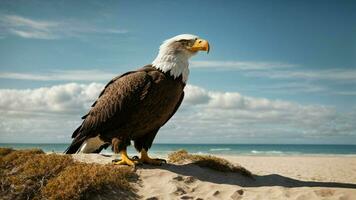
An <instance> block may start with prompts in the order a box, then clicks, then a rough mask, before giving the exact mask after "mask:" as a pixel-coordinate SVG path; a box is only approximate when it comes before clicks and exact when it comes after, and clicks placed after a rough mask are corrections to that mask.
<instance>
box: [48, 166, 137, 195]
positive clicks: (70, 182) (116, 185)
mask: <svg viewBox="0 0 356 200" xmlns="http://www.w3.org/2000/svg"><path fill="white" fill-rule="evenodd" d="M128 180H130V181H135V180H137V175H136V174H134V173H133V172H132V170H131V169H130V168H128V167H125V168H123V167H118V166H113V165H110V164H108V165H99V164H84V163H79V164H76V165H73V166H70V167H68V168H67V169H65V170H64V171H63V172H61V173H60V174H59V175H58V177H56V178H54V179H51V180H50V181H49V182H48V184H47V185H46V187H45V188H44V189H43V190H42V194H43V196H44V197H46V199H88V198H93V199H102V198H103V197H108V198H109V199H115V198H118V199H129V198H132V199H134V197H135V195H134V193H133V192H129V193H128V192H127V191H130V190H131V189H132V188H131V186H130V184H129V181H128ZM108 193H109V194H110V193H111V194H112V196H111V195H109V194H108ZM115 193H116V194H115Z"/></svg>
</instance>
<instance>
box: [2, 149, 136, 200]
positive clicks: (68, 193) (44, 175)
mask: <svg viewBox="0 0 356 200" xmlns="http://www.w3.org/2000/svg"><path fill="white" fill-rule="evenodd" d="M1 152H4V153H2V154H1V157H0V197H1V198H0V199H90V198H93V197H95V196H97V195H100V194H103V195H102V196H101V197H105V195H110V194H112V196H110V197H109V198H106V199H115V198H113V196H115V195H116V196H115V197H120V198H121V199H122V197H123V196H125V197H130V198H131V197H133V198H135V197H136V196H135V194H134V193H133V188H131V186H130V184H129V182H130V181H134V180H136V179H137V178H136V176H135V173H134V172H132V171H130V170H129V168H122V167H121V168H120V167H118V166H113V165H98V164H96V165H95V164H85V163H79V162H75V161H74V160H73V159H72V157H71V156H69V155H58V154H45V153H44V152H43V151H42V150H39V149H32V150H18V151H16V150H11V151H10V150H1ZM99 198H100V196H99ZM94 199H95V198H94ZM103 199H105V198H103ZM125 199H129V198H125ZM131 199H132V198H131Z"/></svg>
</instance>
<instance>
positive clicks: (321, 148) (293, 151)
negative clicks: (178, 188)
mask: <svg viewBox="0 0 356 200" xmlns="http://www.w3.org/2000/svg"><path fill="white" fill-rule="evenodd" d="M68 145H69V144H23V143H0V147H11V148H14V149H29V148H40V149H42V150H43V151H45V152H63V151H64V150H65V149H66V148H67V147H68ZM179 149H185V150H187V151H188V152H189V153H195V154H215V155H249V156H285V155H288V156H289V155H290V156H293V155H294V156H296V155H326V156H327V155H339V156H356V145H310V144H307V145H305V144H153V146H152V148H151V149H150V153H151V154H152V155H167V154H169V153H171V152H173V151H176V150H179ZM102 153H104V154H113V153H112V151H111V148H110V147H109V148H108V149H106V150H104V151H103V152H102ZM128 153H129V154H131V155H132V154H137V152H136V151H135V149H134V148H133V145H131V146H130V147H129V148H128Z"/></svg>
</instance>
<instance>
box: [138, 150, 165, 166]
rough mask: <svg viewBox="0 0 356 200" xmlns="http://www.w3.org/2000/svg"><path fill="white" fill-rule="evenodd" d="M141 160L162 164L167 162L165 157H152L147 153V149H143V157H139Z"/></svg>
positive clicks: (152, 163) (147, 162) (151, 163)
mask: <svg viewBox="0 0 356 200" xmlns="http://www.w3.org/2000/svg"><path fill="white" fill-rule="evenodd" d="M139 161H140V162H142V163H146V164H150V165H162V164H163V163H167V161H166V160H164V159H159V158H150V157H149V156H148V154H147V151H146V149H142V150H141V158H140V159H139Z"/></svg>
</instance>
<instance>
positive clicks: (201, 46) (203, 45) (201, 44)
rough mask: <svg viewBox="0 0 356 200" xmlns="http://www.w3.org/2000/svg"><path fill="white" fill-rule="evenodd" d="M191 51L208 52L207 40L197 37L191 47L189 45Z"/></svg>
mask: <svg viewBox="0 0 356 200" xmlns="http://www.w3.org/2000/svg"><path fill="white" fill-rule="evenodd" d="M190 50H191V51H207V53H209V50H210V46H209V42H208V41H206V40H203V39H197V40H195V42H194V44H193V46H192V47H190Z"/></svg>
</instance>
